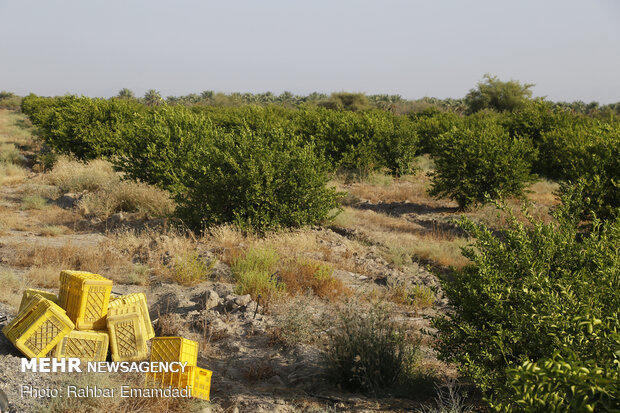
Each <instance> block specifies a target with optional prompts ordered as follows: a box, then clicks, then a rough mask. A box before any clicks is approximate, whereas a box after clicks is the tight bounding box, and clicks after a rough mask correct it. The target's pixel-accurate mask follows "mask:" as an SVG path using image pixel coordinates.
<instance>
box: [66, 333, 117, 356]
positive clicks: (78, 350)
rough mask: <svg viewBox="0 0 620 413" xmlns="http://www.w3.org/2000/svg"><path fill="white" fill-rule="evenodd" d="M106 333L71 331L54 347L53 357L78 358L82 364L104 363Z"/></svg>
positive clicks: (106, 343) (106, 346)
mask: <svg viewBox="0 0 620 413" xmlns="http://www.w3.org/2000/svg"><path fill="white" fill-rule="evenodd" d="M108 343H109V339H108V333H107V332H105V331H78V330H73V331H72V332H70V333H69V334H67V335H66V336H64V337H63V338H62V340H60V342H59V343H58V344H57V345H56V350H55V352H54V356H55V357H56V358H58V359H60V358H70V357H75V358H79V359H80V360H81V361H82V362H89V361H105V360H106V358H107V357H108Z"/></svg>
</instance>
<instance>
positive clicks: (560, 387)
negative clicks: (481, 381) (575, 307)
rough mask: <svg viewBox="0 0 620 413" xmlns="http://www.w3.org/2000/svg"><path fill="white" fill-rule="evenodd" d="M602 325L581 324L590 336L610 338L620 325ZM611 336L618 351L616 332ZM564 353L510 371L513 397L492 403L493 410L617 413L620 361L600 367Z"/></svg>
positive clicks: (594, 322) (619, 338)
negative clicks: (603, 334)
mask: <svg viewBox="0 0 620 413" xmlns="http://www.w3.org/2000/svg"><path fill="white" fill-rule="evenodd" d="M576 321H579V320H576ZM605 321H607V323H605V324H604V322H603V320H598V319H596V320H584V321H582V322H581V323H582V324H583V325H584V326H585V327H586V328H591V329H592V330H591V331H592V334H591V335H594V334H595V331H596V333H597V335H598V334H600V333H601V332H602V331H600V330H604V329H607V331H606V332H605V333H607V334H609V333H610V331H609V328H610V327H611V326H612V324H613V326H615V327H616V328H617V326H618V325H619V322H618V319H615V320H613V322H609V320H605ZM601 326H604V327H603V328H601ZM612 334H614V335H615V337H616V347H620V335H619V334H618V333H617V332H613V333H612ZM595 336H596V335H595ZM565 352H568V353H569V355H568V356H566V357H563V356H561V355H560V354H559V352H556V353H554V354H553V356H552V357H550V358H546V359H542V360H539V361H537V362H530V361H526V362H524V363H523V364H521V365H519V366H517V367H516V368H513V369H509V370H508V382H509V385H510V388H511V391H512V393H513V395H512V397H511V398H510V400H509V401H508V402H504V403H501V402H500V403H497V404H495V403H493V402H491V407H492V408H493V410H495V411H499V412H515V413H516V412H519V413H522V412H525V413H535V412H542V411H553V412H564V411H569V412H617V411H618V410H619V409H620V376H619V375H618V372H619V371H620V369H619V360H616V361H615V363H614V364H605V363H602V364H601V363H600V362H599V361H597V360H586V361H581V360H579V359H578V358H577V356H576V355H575V354H574V353H572V352H570V350H568V351H567V350H565ZM618 359H620V357H618Z"/></svg>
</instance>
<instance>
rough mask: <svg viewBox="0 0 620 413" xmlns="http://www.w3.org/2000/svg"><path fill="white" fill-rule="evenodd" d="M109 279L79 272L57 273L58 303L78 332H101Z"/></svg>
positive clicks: (106, 307)
mask: <svg viewBox="0 0 620 413" xmlns="http://www.w3.org/2000/svg"><path fill="white" fill-rule="evenodd" d="M111 292H112V280H108V279H107V278H104V277H102V276H101V275H99V274H93V273H90V272H83V271H61V273H60V292H59V294H58V304H59V305H60V306H61V307H62V308H64V309H65V310H66V311H67V315H68V316H69V318H70V319H71V320H72V321H73V322H74V323H75V326H76V329H78V330H105V328H106V315H107V313H108V304H109V301H110V294H111Z"/></svg>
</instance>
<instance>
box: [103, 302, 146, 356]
mask: <svg viewBox="0 0 620 413" xmlns="http://www.w3.org/2000/svg"><path fill="white" fill-rule="evenodd" d="M108 333H109V334H110V352H111V353H112V361H140V360H145V359H146V357H147V355H148V348H147V345H146V336H145V335H144V321H143V320H142V317H141V316H140V313H138V312H133V313H129V314H121V315H114V316H108Z"/></svg>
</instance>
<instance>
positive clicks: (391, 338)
mask: <svg viewBox="0 0 620 413" xmlns="http://www.w3.org/2000/svg"><path fill="white" fill-rule="evenodd" d="M327 334H328V344H327V346H326V348H325V351H324V358H325V363H326V367H327V374H328V376H329V378H330V379H331V380H332V381H334V382H335V383H337V384H339V385H341V386H343V387H345V388H347V389H349V390H354V391H360V390H361V391H370V392H373V393H378V392H380V391H382V390H384V389H386V388H388V387H389V386H393V385H395V384H402V383H403V382H405V381H407V379H409V378H410V377H411V374H412V372H413V368H414V367H415V361H416V357H417V352H418V347H419V342H418V340H416V339H414V338H412V337H410V336H408V335H407V334H406V330H405V328H404V326H402V325H400V324H398V323H397V322H395V321H393V320H392V319H391V315H390V311H389V310H388V309H387V308H385V307H382V306H379V305H377V306H375V307H372V308H370V309H368V310H366V309H364V310H362V309H360V308H359V307H356V306H352V305H347V306H345V307H343V308H342V309H341V310H340V312H339V313H338V318H337V319H336V320H335V321H334V323H333V324H332V328H331V329H329V330H328V333H327Z"/></svg>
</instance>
